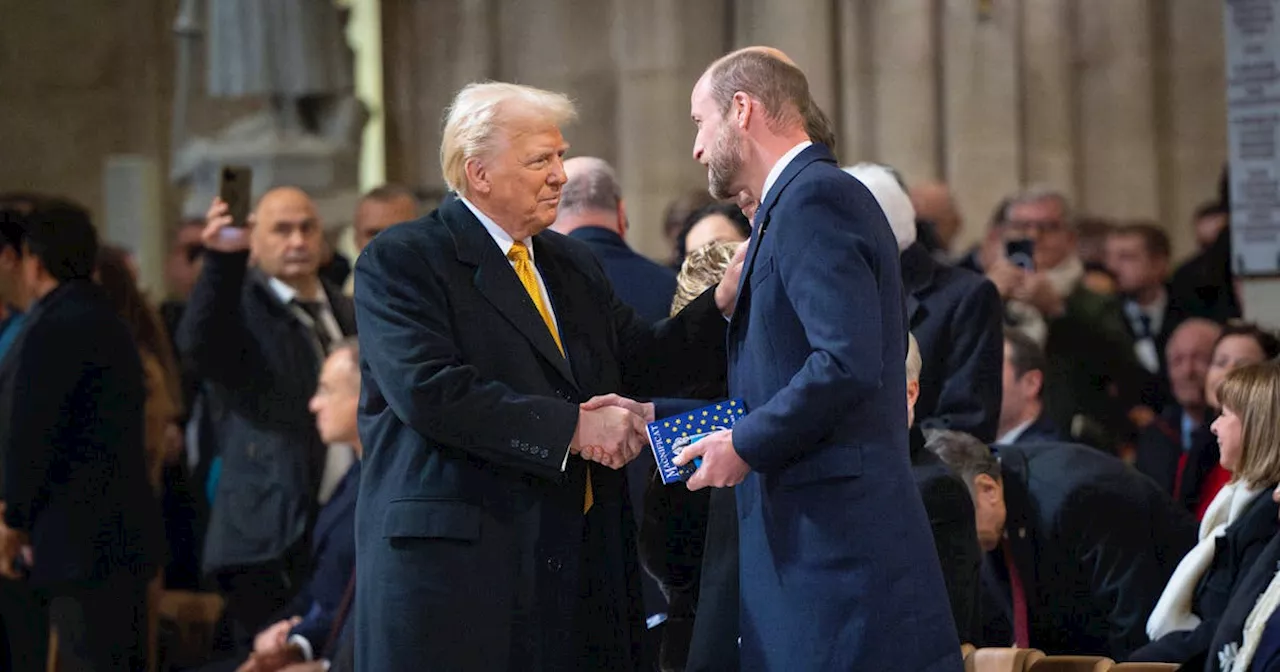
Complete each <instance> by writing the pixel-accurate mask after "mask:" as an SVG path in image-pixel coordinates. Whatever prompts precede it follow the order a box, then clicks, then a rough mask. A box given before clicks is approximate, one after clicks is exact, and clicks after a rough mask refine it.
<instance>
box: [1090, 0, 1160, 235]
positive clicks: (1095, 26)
mask: <svg viewBox="0 0 1280 672" xmlns="http://www.w3.org/2000/svg"><path fill="white" fill-rule="evenodd" d="M1075 5H1076V12H1077V15H1076V18H1077V27H1078V32H1077V35H1076V39H1077V40H1078V46H1079V52H1078V54H1079V58H1080V63H1079V65H1080V68H1079V76H1080V89H1079V93H1080V98H1079V101H1078V103H1079V107H1078V108H1077V114H1078V115H1079V116H1078V119H1077V122H1078V125H1079V126H1078V127H1079V129H1080V133H1079V135H1078V136H1077V138H1076V140H1077V142H1078V143H1079V148H1080V153H1079V158H1080V162H1081V163H1080V165H1079V166H1078V170H1077V174H1078V175H1079V180H1080V182H1079V187H1080V190H1081V193H1080V199H1078V200H1080V201H1081V203H1080V205H1081V209H1083V210H1084V211H1088V212H1093V213H1098V214H1103V215H1109V216H1113V217H1122V218H1126V217H1143V218H1154V217H1156V216H1157V215H1158V213H1159V193H1158V183H1159V180H1158V172H1157V169H1158V164H1157V161H1156V146H1157V131H1156V115H1155V104H1156V103H1155V86H1154V82H1155V76H1154V73H1153V67H1154V58H1153V50H1152V31H1151V23H1150V22H1151V11H1150V9H1151V7H1150V5H1149V3H1145V2H1115V0H1075Z"/></svg>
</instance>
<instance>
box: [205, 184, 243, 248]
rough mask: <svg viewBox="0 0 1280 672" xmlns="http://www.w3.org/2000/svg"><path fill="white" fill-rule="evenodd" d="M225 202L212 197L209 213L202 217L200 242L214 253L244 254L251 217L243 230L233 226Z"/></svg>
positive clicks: (233, 221) (232, 220)
mask: <svg viewBox="0 0 1280 672" xmlns="http://www.w3.org/2000/svg"><path fill="white" fill-rule="evenodd" d="M234 223H235V220H234V219H233V218H232V217H231V213H230V211H229V208H228V207H227V202H226V201H224V200H222V199H221V198H218V197H216V196H215V197H214V199H213V203H212V204H211V205H210V206H209V212H207V213H205V216H204V231H202V232H200V240H201V241H202V242H203V243H204V246H205V247H207V248H209V249H211V250H214V251H216V252H244V251H245V250H247V249H249V230H250V228H251V227H252V226H253V216H252V215H250V217H249V221H248V222H247V223H246V225H245V227H244V228H241V227H238V226H233V224H234Z"/></svg>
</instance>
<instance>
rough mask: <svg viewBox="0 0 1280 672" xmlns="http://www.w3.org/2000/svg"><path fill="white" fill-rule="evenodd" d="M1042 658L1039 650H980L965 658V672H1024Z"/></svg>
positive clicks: (1041, 652)
mask: <svg viewBox="0 0 1280 672" xmlns="http://www.w3.org/2000/svg"><path fill="white" fill-rule="evenodd" d="M1041 658H1044V652H1043V651H1041V650H1039V649H1013V648H982V649H978V650H976V651H974V652H973V654H972V655H970V656H968V657H966V658H965V661H964V671H965V672H1026V671H1027V670H1029V669H1031V665H1032V664H1034V663H1035V662H1036V661H1037V660H1040V659H1041Z"/></svg>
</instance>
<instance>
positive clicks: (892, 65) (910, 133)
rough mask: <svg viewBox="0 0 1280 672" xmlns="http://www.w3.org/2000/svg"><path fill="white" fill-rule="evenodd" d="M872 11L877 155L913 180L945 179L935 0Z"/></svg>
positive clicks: (882, 0) (880, 0)
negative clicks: (940, 133)
mask: <svg viewBox="0 0 1280 672" xmlns="http://www.w3.org/2000/svg"><path fill="white" fill-rule="evenodd" d="M865 1H866V2H867V3H868V4H869V5H870V12H869V13H870V20H871V35H872V40H873V42H874V45H873V47H874V49H873V50H872V52H871V57H872V63H871V69H872V71H873V77H874V81H875V89H874V92H873V93H872V96H873V100H874V107H875V113H874V115H875V123H876V127H875V134H876V141H875V147H876V154H875V156H874V157H867V158H872V159H874V160H878V161H884V162H886V163H890V164H893V165H894V166H895V167H896V168H897V169H898V170H900V171H902V172H903V174H904V175H906V177H907V179H908V180H929V179H936V178H941V177H942V176H943V175H942V172H943V165H942V151H941V150H942V147H941V143H940V142H939V138H940V135H939V128H940V125H941V114H940V110H939V102H940V101H939V99H938V76H939V74H938V67H937V65H938V64H937V56H938V49H939V46H938V42H937V40H936V39H935V38H936V35H935V32H936V31H935V26H936V25H937V24H936V22H935V17H934V12H933V9H934V3H933V0H865Z"/></svg>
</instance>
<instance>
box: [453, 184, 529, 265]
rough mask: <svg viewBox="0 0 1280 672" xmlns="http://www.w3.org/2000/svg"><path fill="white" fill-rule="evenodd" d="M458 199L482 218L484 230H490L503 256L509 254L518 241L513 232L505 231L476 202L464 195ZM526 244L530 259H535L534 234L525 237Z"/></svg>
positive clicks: (477, 217)
mask: <svg viewBox="0 0 1280 672" xmlns="http://www.w3.org/2000/svg"><path fill="white" fill-rule="evenodd" d="M458 200H459V201H462V204H463V205H465V206H467V209H468V210H470V211H471V214H473V215H475V216H476V219H478V220H480V224H481V225H483V226H484V230H485V231H488V232H489V237H490V238H493V242H495V243H497V244H498V249H500V250H502V256H504V257H505V256H507V253H508V252H510V251H511V246H512V245H515V244H516V241H515V239H514V238H512V237H511V234H509V233H507V232H506V231H504V230H503V229H502V227H501V226H498V223H497V222H495V221H493V219H492V218H491V217H489V216H488V215H486V214H484V213H483V212H480V208H477V207H476V206H475V204H474V203H472V202H471V201H468V200H467V199H466V198H464V197H463V196H462V195H459V196H458ZM524 246H525V247H526V248H528V249H529V261H534V258H533V237H532V236H530V237H528V238H525V239H524Z"/></svg>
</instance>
